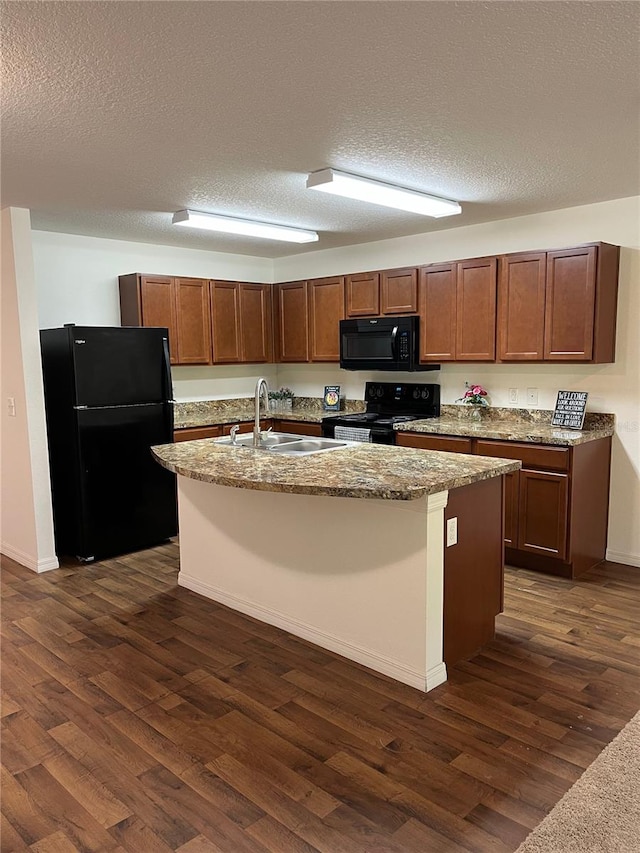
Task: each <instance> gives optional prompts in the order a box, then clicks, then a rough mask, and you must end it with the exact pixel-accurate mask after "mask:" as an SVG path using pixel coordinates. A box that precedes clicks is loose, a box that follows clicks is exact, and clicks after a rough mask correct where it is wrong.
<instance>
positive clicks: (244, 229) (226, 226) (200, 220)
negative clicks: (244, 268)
mask: <svg viewBox="0 0 640 853" xmlns="http://www.w3.org/2000/svg"><path fill="white" fill-rule="evenodd" d="M172 222H173V224H174V225H186V226H187V227H188V228H204V229H206V230H207V231H222V232H224V233H225V234H245V235H246V236H248V237H264V238H266V239H267V240H285V241H286V242H288V243H314V242H315V241H316V240H317V239H318V235H317V233H316V232H315V231H306V230H304V229H303V228H288V227H287V226H286V225H270V224H269V223H268V222H253V221H252V220H250V219H237V218H236V217H234V216H219V215H218V214H217V213H202V212H201V211H198V210H178V211H177V212H176V213H174V214H173V220H172Z"/></svg>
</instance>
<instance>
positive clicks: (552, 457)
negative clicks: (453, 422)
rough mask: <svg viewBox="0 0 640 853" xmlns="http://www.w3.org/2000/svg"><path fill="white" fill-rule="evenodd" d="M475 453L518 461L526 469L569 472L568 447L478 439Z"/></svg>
mask: <svg viewBox="0 0 640 853" xmlns="http://www.w3.org/2000/svg"><path fill="white" fill-rule="evenodd" d="M476 453H477V454H478V455H480V456H502V457H504V458H505V459H519V460H520V461H521V462H522V464H523V465H526V466H527V467H528V468H544V469H545V470H549V471H568V470H569V448H568V447H552V446H549V445H547V444H545V445H540V444H522V443H518V442H516V441H484V440H482V439H479V440H478V441H477V442H476Z"/></svg>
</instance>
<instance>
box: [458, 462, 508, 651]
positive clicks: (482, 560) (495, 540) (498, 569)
mask: <svg viewBox="0 0 640 853" xmlns="http://www.w3.org/2000/svg"><path fill="white" fill-rule="evenodd" d="M503 481H504V477H494V478H492V479H490V480H481V481H480V482H478V483H472V484H471V485H469V486H463V487H462V488H459V489H452V490H451V491H450V492H449V501H448V504H447V507H446V510H445V521H446V520H448V519H451V518H457V519H458V523H457V526H458V542H457V544H456V545H451V546H449V547H447V548H445V555H444V659H445V661H446V663H447V666H453V664H455V663H457V662H458V661H459V660H462V659H463V658H467V657H469V656H470V655H472V654H473V653H474V652H476V651H477V650H478V649H480V648H481V647H482V646H484V645H485V644H486V643H488V642H489V641H490V640H492V639H493V637H494V635H495V618H496V616H497V615H498V613H500V612H501V611H502V609H503V589H504V514H503V511H502V507H503V490H504V482H503Z"/></svg>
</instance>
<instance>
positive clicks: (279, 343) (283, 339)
mask: <svg viewBox="0 0 640 853" xmlns="http://www.w3.org/2000/svg"><path fill="white" fill-rule="evenodd" d="M275 298H276V309H275V323H274V325H275V335H276V358H277V360H278V361H284V362H288V361H295V362H305V361H309V310H308V299H307V282H306V281H290V282H286V283H283V284H278V285H276V292H275Z"/></svg>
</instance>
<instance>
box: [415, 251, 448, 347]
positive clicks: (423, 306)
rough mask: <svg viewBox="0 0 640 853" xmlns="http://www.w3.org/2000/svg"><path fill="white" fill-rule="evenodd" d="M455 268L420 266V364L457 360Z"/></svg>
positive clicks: (437, 265)
mask: <svg viewBox="0 0 640 853" xmlns="http://www.w3.org/2000/svg"><path fill="white" fill-rule="evenodd" d="M456 301H457V300H456V265H455V264H453V263H452V264H432V265H430V266H427V267H421V269H420V280H419V284H418V312H419V314H420V361H425V362H428V361H434V362H442V361H455V360H456Z"/></svg>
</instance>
